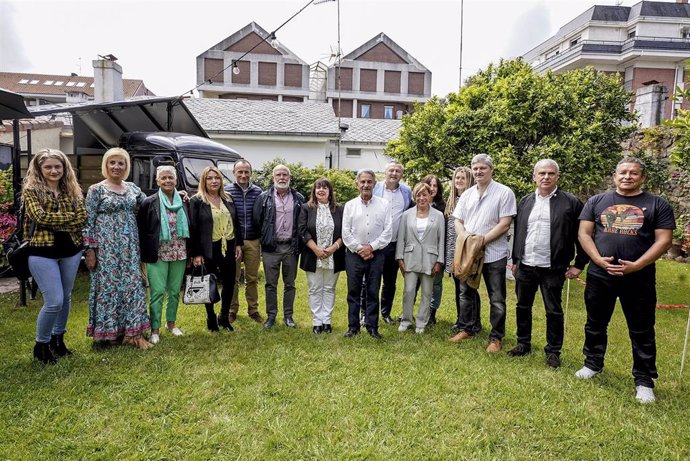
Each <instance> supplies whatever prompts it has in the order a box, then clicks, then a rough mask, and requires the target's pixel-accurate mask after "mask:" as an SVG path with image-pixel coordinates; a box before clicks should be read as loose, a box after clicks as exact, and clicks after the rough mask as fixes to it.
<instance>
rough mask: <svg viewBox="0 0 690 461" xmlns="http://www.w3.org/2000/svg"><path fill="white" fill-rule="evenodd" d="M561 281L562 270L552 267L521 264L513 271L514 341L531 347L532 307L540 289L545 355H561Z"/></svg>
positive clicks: (562, 280)
mask: <svg viewBox="0 0 690 461" xmlns="http://www.w3.org/2000/svg"><path fill="white" fill-rule="evenodd" d="M564 283H565V271H563V270H552V269H550V268H548V267H532V266H526V265H524V264H522V263H520V265H519V266H518V269H517V272H516V273H515V294H516V295H517V310H516V312H515V320H516V322H517V342H518V343H519V344H524V345H525V346H527V347H531V342H532V306H533V305H534V298H535V296H536V294H537V290H539V291H541V297H542V300H543V301H544V309H545V310H546V346H545V347H544V352H546V353H547V354H550V353H552V354H556V355H560V354H561V348H562V347H563V306H562V296H561V294H562V292H563V284H564Z"/></svg>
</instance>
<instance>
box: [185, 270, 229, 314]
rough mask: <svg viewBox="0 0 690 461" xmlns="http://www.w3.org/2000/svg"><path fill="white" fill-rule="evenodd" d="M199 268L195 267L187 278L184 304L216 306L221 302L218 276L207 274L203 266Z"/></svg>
mask: <svg viewBox="0 0 690 461" xmlns="http://www.w3.org/2000/svg"><path fill="white" fill-rule="evenodd" d="M199 269H200V270H199V273H198V274H197V271H196V270H197V268H196V267H193V268H192V270H191V272H190V274H188V275H186V276H185V282H184V293H183V295H182V302H183V303H184V304H215V303H217V302H218V301H220V293H218V281H217V279H216V274H213V273H208V272H206V266H204V265H203V264H202V265H201V266H199Z"/></svg>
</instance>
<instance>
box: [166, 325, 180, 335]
mask: <svg viewBox="0 0 690 461" xmlns="http://www.w3.org/2000/svg"><path fill="white" fill-rule="evenodd" d="M168 331H169V332H170V333H172V335H173V336H183V335H184V333H182V330H180V329H179V328H177V327H175V328H173V329H172V330H171V329H169V328H168Z"/></svg>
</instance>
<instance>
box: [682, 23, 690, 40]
mask: <svg viewBox="0 0 690 461" xmlns="http://www.w3.org/2000/svg"><path fill="white" fill-rule="evenodd" d="M680 36H681V37H682V38H690V26H682V27H681V28H680Z"/></svg>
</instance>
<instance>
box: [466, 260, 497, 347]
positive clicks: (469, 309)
mask: <svg viewBox="0 0 690 461" xmlns="http://www.w3.org/2000/svg"><path fill="white" fill-rule="evenodd" d="M507 261H508V259H507V258H503V259H499V260H498V261H494V262H492V263H486V264H484V267H483V269H482V278H483V280H484V284H485V285H486V291H487V292H488V294H489V304H490V305H491V314H490V317H489V319H490V321H491V333H490V334H489V338H490V339H503V337H504V336H505V334H506V263H507ZM477 300H478V293H477V290H475V289H474V288H470V287H469V286H468V285H467V284H466V283H463V282H460V322H459V326H460V330H462V331H466V332H468V333H470V334H473V335H475V334H477V333H479V331H480V330H481V329H482V324H481V318H480V304H479V302H477Z"/></svg>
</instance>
